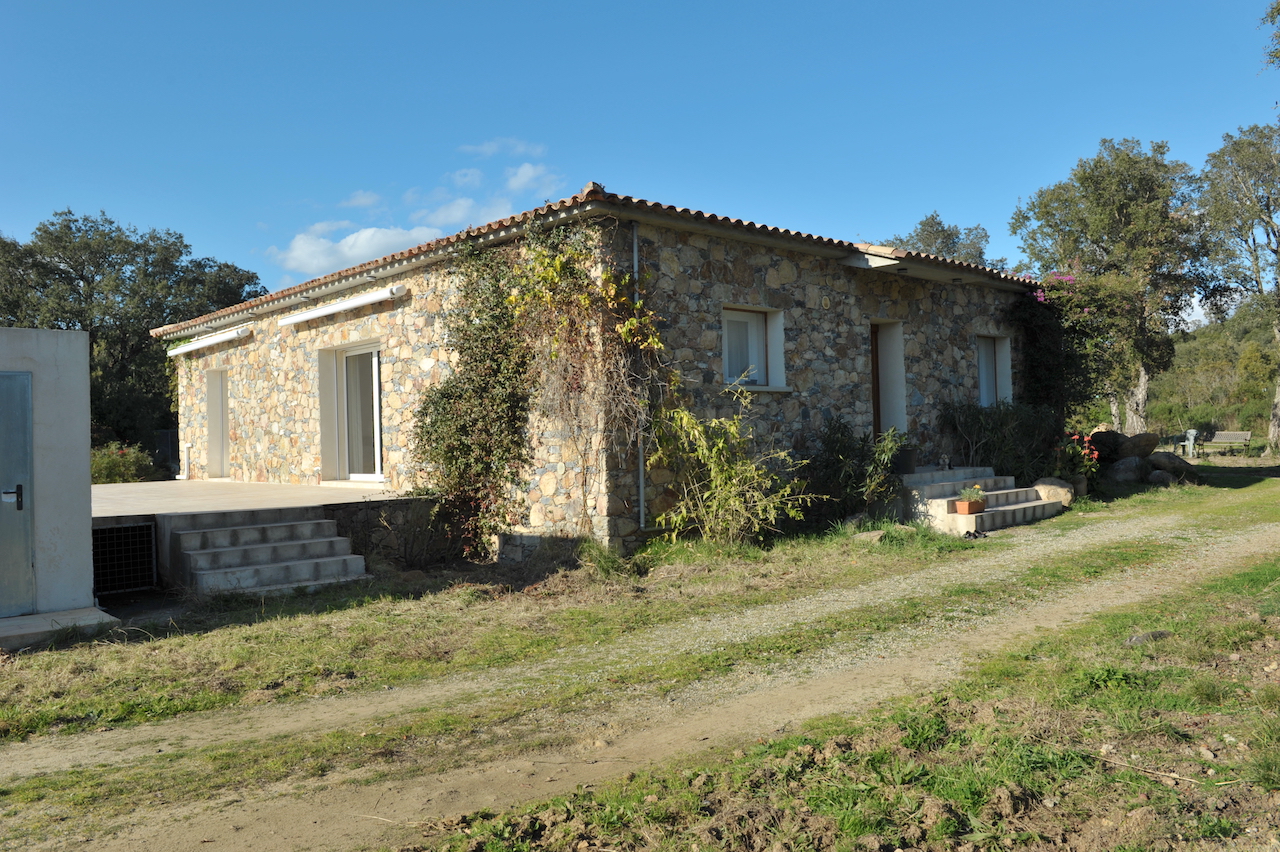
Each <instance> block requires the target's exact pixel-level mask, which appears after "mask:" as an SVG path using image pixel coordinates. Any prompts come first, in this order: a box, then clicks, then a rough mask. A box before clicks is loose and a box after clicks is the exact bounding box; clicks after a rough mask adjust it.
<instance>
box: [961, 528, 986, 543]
mask: <svg viewBox="0 0 1280 852" xmlns="http://www.w3.org/2000/svg"><path fill="white" fill-rule="evenodd" d="M964 537H965V538H967V539H969V540H971V541H972V540H973V539H975V538H986V537H987V534H986V533H984V532H982V531H981V530H969V531H968V532H967V533H965V534H964Z"/></svg>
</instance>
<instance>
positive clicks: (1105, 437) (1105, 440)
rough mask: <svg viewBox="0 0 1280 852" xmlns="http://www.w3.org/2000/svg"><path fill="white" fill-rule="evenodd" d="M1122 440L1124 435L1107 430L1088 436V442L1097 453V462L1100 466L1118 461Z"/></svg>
mask: <svg viewBox="0 0 1280 852" xmlns="http://www.w3.org/2000/svg"><path fill="white" fill-rule="evenodd" d="M1124 439H1125V436H1124V435H1122V434H1120V433H1119V432H1113V431H1111V430H1109V429H1108V430H1106V431H1102V432H1094V433H1093V434H1091V435H1090V436H1089V442H1090V443H1091V444H1093V448H1094V449H1095V450H1097V451H1098V461H1099V462H1100V463H1101V464H1111V463H1112V462H1114V461H1118V460H1119V459H1120V445H1121V444H1123V443H1124Z"/></svg>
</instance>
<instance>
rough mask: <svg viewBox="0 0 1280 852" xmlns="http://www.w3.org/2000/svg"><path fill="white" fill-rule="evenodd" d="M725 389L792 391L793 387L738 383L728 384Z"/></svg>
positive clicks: (761, 391) (753, 391)
mask: <svg viewBox="0 0 1280 852" xmlns="http://www.w3.org/2000/svg"><path fill="white" fill-rule="evenodd" d="M724 388H725V390H742V391H746V392H748V393H792V392H793V391H795V388H793V387H791V386H790V385H740V384H736V383H734V384H728V385H725V386H724Z"/></svg>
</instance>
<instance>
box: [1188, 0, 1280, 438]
mask: <svg viewBox="0 0 1280 852" xmlns="http://www.w3.org/2000/svg"><path fill="white" fill-rule="evenodd" d="M1272 8H1273V9H1277V8H1280V0H1277V5H1276V6H1273V7H1272ZM1277 50H1280V47H1278V48H1277ZM1222 142H1223V145H1222V147H1221V148H1219V149H1218V150H1217V151H1214V152H1213V153H1212V154H1210V155H1209V159H1208V161H1207V162H1206V164H1205V169H1204V172H1203V173H1202V185H1203V191H1202V193H1201V197H1200V203H1201V207H1202V209H1203V211H1204V215H1205V217H1206V218H1207V219H1208V221H1209V223H1210V225H1211V226H1212V227H1213V228H1215V229H1216V230H1217V231H1219V232H1220V233H1221V234H1222V236H1223V243H1222V246H1221V248H1222V250H1223V253H1222V256H1221V260H1222V270H1223V275H1222V282H1223V284H1224V285H1225V287H1224V289H1225V288H1229V290H1228V291H1227V293H1225V294H1224V293H1222V292H1221V291H1220V292H1219V294H1218V295H1220V296H1223V297H1224V298H1223V299H1222V301H1225V296H1228V295H1231V294H1232V293H1234V295H1243V296H1245V297H1252V298H1253V299H1254V300H1255V301H1256V302H1257V303H1258V304H1261V305H1263V306H1264V307H1265V309H1266V310H1267V312H1268V314H1269V318H1270V322H1271V327H1272V330H1273V334H1274V337H1275V342H1276V345H1277V346H1280V127H1276V126H1274V125H1258V124H1255V125H1253V126H1251V127H1244V128H1241V129H1240V134H1239V135H1238V136H1232V135H1231V134H1230V133H1225V134H1223V136H1222ZM1267 442H1268V443H1269V444H1270V445H1271V446H1272V447H1280V381H1278V382H1277V384H1276V388H1275V398H1274V401H1273V402H1272V405H1271V418H1270V423H1269V426H1268V429H1267Z"/></svg>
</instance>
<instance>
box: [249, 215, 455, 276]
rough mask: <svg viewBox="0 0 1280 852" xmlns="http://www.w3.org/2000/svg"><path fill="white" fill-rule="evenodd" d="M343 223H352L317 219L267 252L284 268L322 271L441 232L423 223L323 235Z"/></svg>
mask: <svg viewBox="0 0 1280 852" xmlns="http://www.w3.org/2000/svg"><path fill="white" fill-rule="evenodd" d="M343 227H353V226H352V224H351V223H350V222H317V223H316V224H314V225H312V226H311V227H310V228H308V229H307V230H306V232H304V233H301V234H298V235H297V236H295V237H294V238H293V239H292V240H290V242H289V246H288V248H286V249H284V250H283V251H281V250H280V249H278V248H276V247H275V246H272V247H271V248H269V249H268V250H267V254H268V255H270V256H271V257H272V258H273V259H274V260H275V261H276V262H277V263H279V264H280V265H281V266H283V267H284V268H285V269H291V270H293V271H295V272H302V273H305V274H307V275H323V274H325V273H327V272H333V271H335V270H338V269H343V268H345V267H348V266H355V265H356V264H358V263H364V262H365V261H366V260H373V259H375V258H378V257H382V256H383V255H387V254H392V253H393V252H397V251H402V250H404V249H407V248H410V247H412V246H416V245H418V244H419V243H425V242H428V241H429V240H434V239H438V238H439V237H442V236H444V233H443V232H442V231H441V230H440V229H439V228H431V227H426V226H422V227H417V228H413V229H412V230H405V229H404V228H361V229H360V230H358V231H356V232H355V233H352V234H348V235H347V236H345V237H343V238H342V239H340V240H338V241H336V242H335V241H333V240H331V239H329V238H327V237H326V236H325V234H328V233H332V232H333V231H334V230H337V229H339V228H343Z"/></svg>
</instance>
